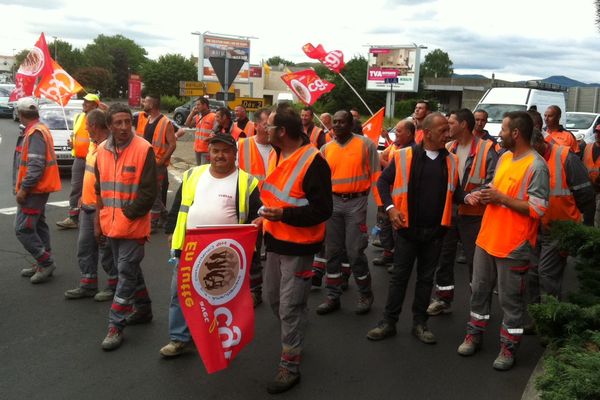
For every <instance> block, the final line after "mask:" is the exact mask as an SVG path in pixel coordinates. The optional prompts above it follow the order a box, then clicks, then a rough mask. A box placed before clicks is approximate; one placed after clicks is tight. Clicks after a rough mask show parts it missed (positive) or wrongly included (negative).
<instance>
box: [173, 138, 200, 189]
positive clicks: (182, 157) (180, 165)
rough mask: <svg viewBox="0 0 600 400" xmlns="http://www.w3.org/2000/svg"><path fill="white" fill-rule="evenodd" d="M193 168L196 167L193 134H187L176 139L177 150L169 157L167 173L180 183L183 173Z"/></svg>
mask: <svg viewBox="0 0 600 400" xmlns="http://www.w3.org/2000/svg"><path fill="white" fill-rule="evenodd" d="M194 166H196V153H195V152H194V134H193V133H191V132H189V133H186V134H185V135H183V136H182V137H180V138H179V139H177V148H176V149H175V151H174V152H173V155H172V156H171V165H170V166H169V173H170V174H171V176H172V177H173V178H175V179H176V180H177V181H178V182H181V176H182V175H183V173H184V172H185V171H187V170H188V169H190V168H191V167H194Z"/></svg>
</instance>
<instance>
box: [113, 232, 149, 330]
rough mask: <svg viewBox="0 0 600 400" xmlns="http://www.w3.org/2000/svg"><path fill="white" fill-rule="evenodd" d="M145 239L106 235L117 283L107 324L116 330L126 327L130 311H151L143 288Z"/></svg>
mask: <svg viewBox="0 0 600 400" xmlns="http://www.w3.org/2000/svg"><path fill="white" fill-rule="evenodd" d="M145 241H146V239H113V238H108V242H109V244H110V247H111V250H112V253H113V258H114V263H115V265H116V266H117V270H118V273H119V282H118V283H117V289H116V291H115V297H114V298H113V303H112V306H111V308H110V312H109V316H108V321H109V326H113V327H115V328H117V329H119V330H122V329H123V328H124V327H125V317H127V315H128V314H130V313H131V312H132V311H134V310H135V311H136V312H140V313H145V312H150V311H151V301H150V297H149V296H148V291H147V290H146V283H145V281H144V274H143V273H142V268H141V265H140V263H141V262H142V260H143V259H144V243H145Z"/></svg>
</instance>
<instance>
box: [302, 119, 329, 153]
mask: <svg viewBox="0 0 600 400" xmlns="http://www.w3.org/2000/svg"><path fill="white" fill-rule="evenodd" d="M321 132H323V129H321V128H319V127H317V126H316V125H315V126H313V128H312V130H311V131H310V134H309V132H306V134H307V135H308V139H309V140H310V143H312V145H313V146H315V147H317V146H318V141H319V136H320V135H321ZM325 140H327V139H325ZM317 149H318V147H317Z"/></svg>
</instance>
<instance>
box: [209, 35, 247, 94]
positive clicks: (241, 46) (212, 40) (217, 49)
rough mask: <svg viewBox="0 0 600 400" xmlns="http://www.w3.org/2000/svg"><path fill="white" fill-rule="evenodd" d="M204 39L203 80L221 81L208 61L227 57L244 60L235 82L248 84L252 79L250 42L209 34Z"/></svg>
mask: <svg viewBox="0 0 600 400" xmlns="http://www.w3.org/2000/svg"><path fill="white" fill-rule="evenodd" d="M203 39H204V40H203V45H202V48H203V53H204V54H203V56H202V63H203V64H202V65H203V67H204V76H203V80H206V81H215V82H218V81H219V79H218V78H217V75H216V74H215V71H214V70H213V67H212V66H211V64H210V61H208V58H209V57H226V58H234V59H238V60H244V65H243V66H242V69H241V70H240V72H239V73H238V75H237V77H236V78H235V82H244V81H245V82H248V79H249V78H250V40H247V39H236V38H229V37H221V36H215V35H208V34H204V35H203Z"/></svg>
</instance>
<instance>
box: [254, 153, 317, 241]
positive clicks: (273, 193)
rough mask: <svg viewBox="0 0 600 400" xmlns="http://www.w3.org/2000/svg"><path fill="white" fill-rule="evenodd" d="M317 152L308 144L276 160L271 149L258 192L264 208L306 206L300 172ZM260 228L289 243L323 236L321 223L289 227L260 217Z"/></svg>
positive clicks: (312, 239)
mask: <svg viewBox="0 0 600 400" xmlns="http://www.w3.org/2000/svg"><path fill="white" fill-rule="evenodd" d="M320 156H321V155H320V154H319V151H318V150H317V149H315V148H314V146H312V145H310V144H306V145H304V146H302V147H300V148H299V149H298V150H296V151H295V152H294V153H293V154H292V155H290V156H289V157H288V158H286V159H283V158H279V160H278V159H277V154H276V153H275V152H274V151H273V152H271V156H270V157H269V172H268V174H267V178H266V179H265V181H264V183H263V187H262V190H261V192H260V199H261V200H262V202H263V205H264V206H265V207H283V208H288V207H302V206H306V205H308V200H307V199H306V194H305V193H304V190H303V189H302V182H303V180H304V175H305V174H306V171H307V170H308V167H309V166H310V165H311V163H312V161H313V160H314V158H315V157H320ZM263 230H264V231H265V232H268V233H269V234H271V236H273V237H274V238H275V239H277V240H282V241H286V242H291V243H299V244H311V243H319V242H322V241H323V239H324V238H325V223H324V222H323V223H320V224H317V225H313V226H306V227H300V226H292V225H288V224H286V223H285V222H282V221H269V220H266V219H265V220H264V222H263Z"/></svg>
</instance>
